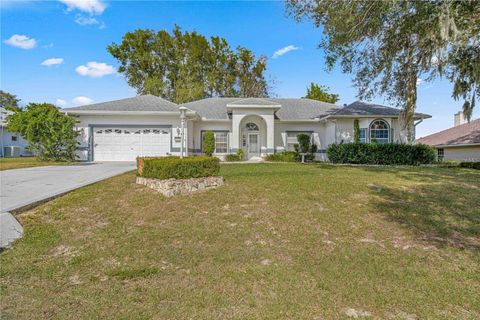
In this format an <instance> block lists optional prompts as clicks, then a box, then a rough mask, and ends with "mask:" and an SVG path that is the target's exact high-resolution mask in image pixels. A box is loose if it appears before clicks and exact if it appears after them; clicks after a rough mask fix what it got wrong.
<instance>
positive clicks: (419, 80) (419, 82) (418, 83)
mask: <svg viewBox="0 0 480 320" xmlns="http://www.w3.org/2000/svg"><path fill="white" fill-rule="evenodd" d="M422 82H423V79H420V78H418V79H417V86H419V85H420V84H421V83H422Z"/></svg>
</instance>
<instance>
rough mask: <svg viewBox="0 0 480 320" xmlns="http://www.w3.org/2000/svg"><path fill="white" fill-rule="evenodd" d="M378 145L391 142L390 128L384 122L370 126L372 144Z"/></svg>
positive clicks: (377, 122) (377, 121) (379, 121)
mask: <svg viewBox="0 0 480 320" xmlns="http://www.w3.org/2000/svg"><path fill="white" fill-rule="evenodd" d="M374 141H376V142H377V143H389V142H390V128H389V126H388V123H387V122H386V121H384V120H375V121H373V122H372V124H371V125H370V142H374Z"/></svg>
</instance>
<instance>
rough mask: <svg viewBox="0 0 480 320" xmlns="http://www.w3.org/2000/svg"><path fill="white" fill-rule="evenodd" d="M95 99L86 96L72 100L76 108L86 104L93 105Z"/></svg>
mask: <svg viewBox="0 0 480 320" xmlns="http://www.w3.org/2000/svg"><path fill="white" fill-rule="evenodd" d="M92 102H93V99H90V98H89V97H85V96H78V97H75V98H73V99H72V103H73V104H74V105H76V106H83V105H85V104H91V103H92Z"/></svg>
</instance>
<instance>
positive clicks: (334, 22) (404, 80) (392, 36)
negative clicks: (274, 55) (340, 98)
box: [287, 0, 480, 141]
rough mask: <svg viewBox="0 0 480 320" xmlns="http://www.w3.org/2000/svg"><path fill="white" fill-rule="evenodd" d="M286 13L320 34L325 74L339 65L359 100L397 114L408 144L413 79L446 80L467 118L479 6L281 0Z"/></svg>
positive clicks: (442, 0)
mask: <svg viewBox="0 0 480 320" xmlns="http://www.w3.org/2000/svg"><path fill="white" fill-rule="evenodd" d="M287 8H288V9H287V10H288V12H289V13H291V14H292V15H293V16H294V17H295V18H297V19H302V18H305V17H307V18H309V19H312V20H313V21H314V23H315V24H316V26H318V27H322V28H323V33H324V39H323V41H322V42H321V43H320V47H321V48H322V49H323V50H324V51H325V54H326V65H327V69H332V68H333V67H334V66H335V65H336V64H337V62H339V63H340V65H341V67H342V69H343V71H344V72H348V73H353V74H354V84H355V86H356V87H357V88H358V95H359V97H360V98H361V99H367V100H368V99H370V98H372V97H373V96H374V95H385V96H386V97H387V98H389V99H390V100H391V101H392V102H393V103H395V104H396V105H397V106H398V107H401V108H403V112H402V115H403V117H402V119H403V124H404V126H405V127H406V128H408V129H409V140H410V141H412V140H413V138H414V137H413V132H412V131H411V130H410V129H411V127H412V126H411V123H412V118H413V114H414V112H415V108H416V101H417V81H418V80H419V79H421V78H424V79H425V80H426V81H430V80H432V79H434V78H435V77H438V76H446V77H447V78H449V79H450V80H451V81H452V82H453V83H454V91H453V96H454V97H455V98H456V99H458V98H463V99H465V100H466V101H468V102H467V103H465V104H464V109H465V110H464V111H465V114H466V115H467V117H470V115H471V110H472V108H473V106H474V105H475V96H477V97H478V96H479V95H480V91H479V83H480V82H479V81H480V76H479V56H480V55H479V44H480V32H479V31H480V1H475V0H470V1H469V0H465V1H454V0H425V1H423V0H422V1H420V0H385V1H367V0H355V1H351V0H335V1H331V0H314V1H297V0H288V1H287Z"/></svg>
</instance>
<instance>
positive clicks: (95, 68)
mask: <svg viewBox="0 0 480 320" xmlns="http://www.w3.org/2000/svg"><path fill="white" fill-rule="evenodd" d="M75 71H77V73H78V74H79V75H82V76H87V77H92V78H100V77H103V76H106V75H108V74H112V73H115V69H114V68H113V66H110V65H108V64H106V63H103V62H95V61H90V62H87V65H81V66H78V67H76V68H75Z"/></svg>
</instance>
